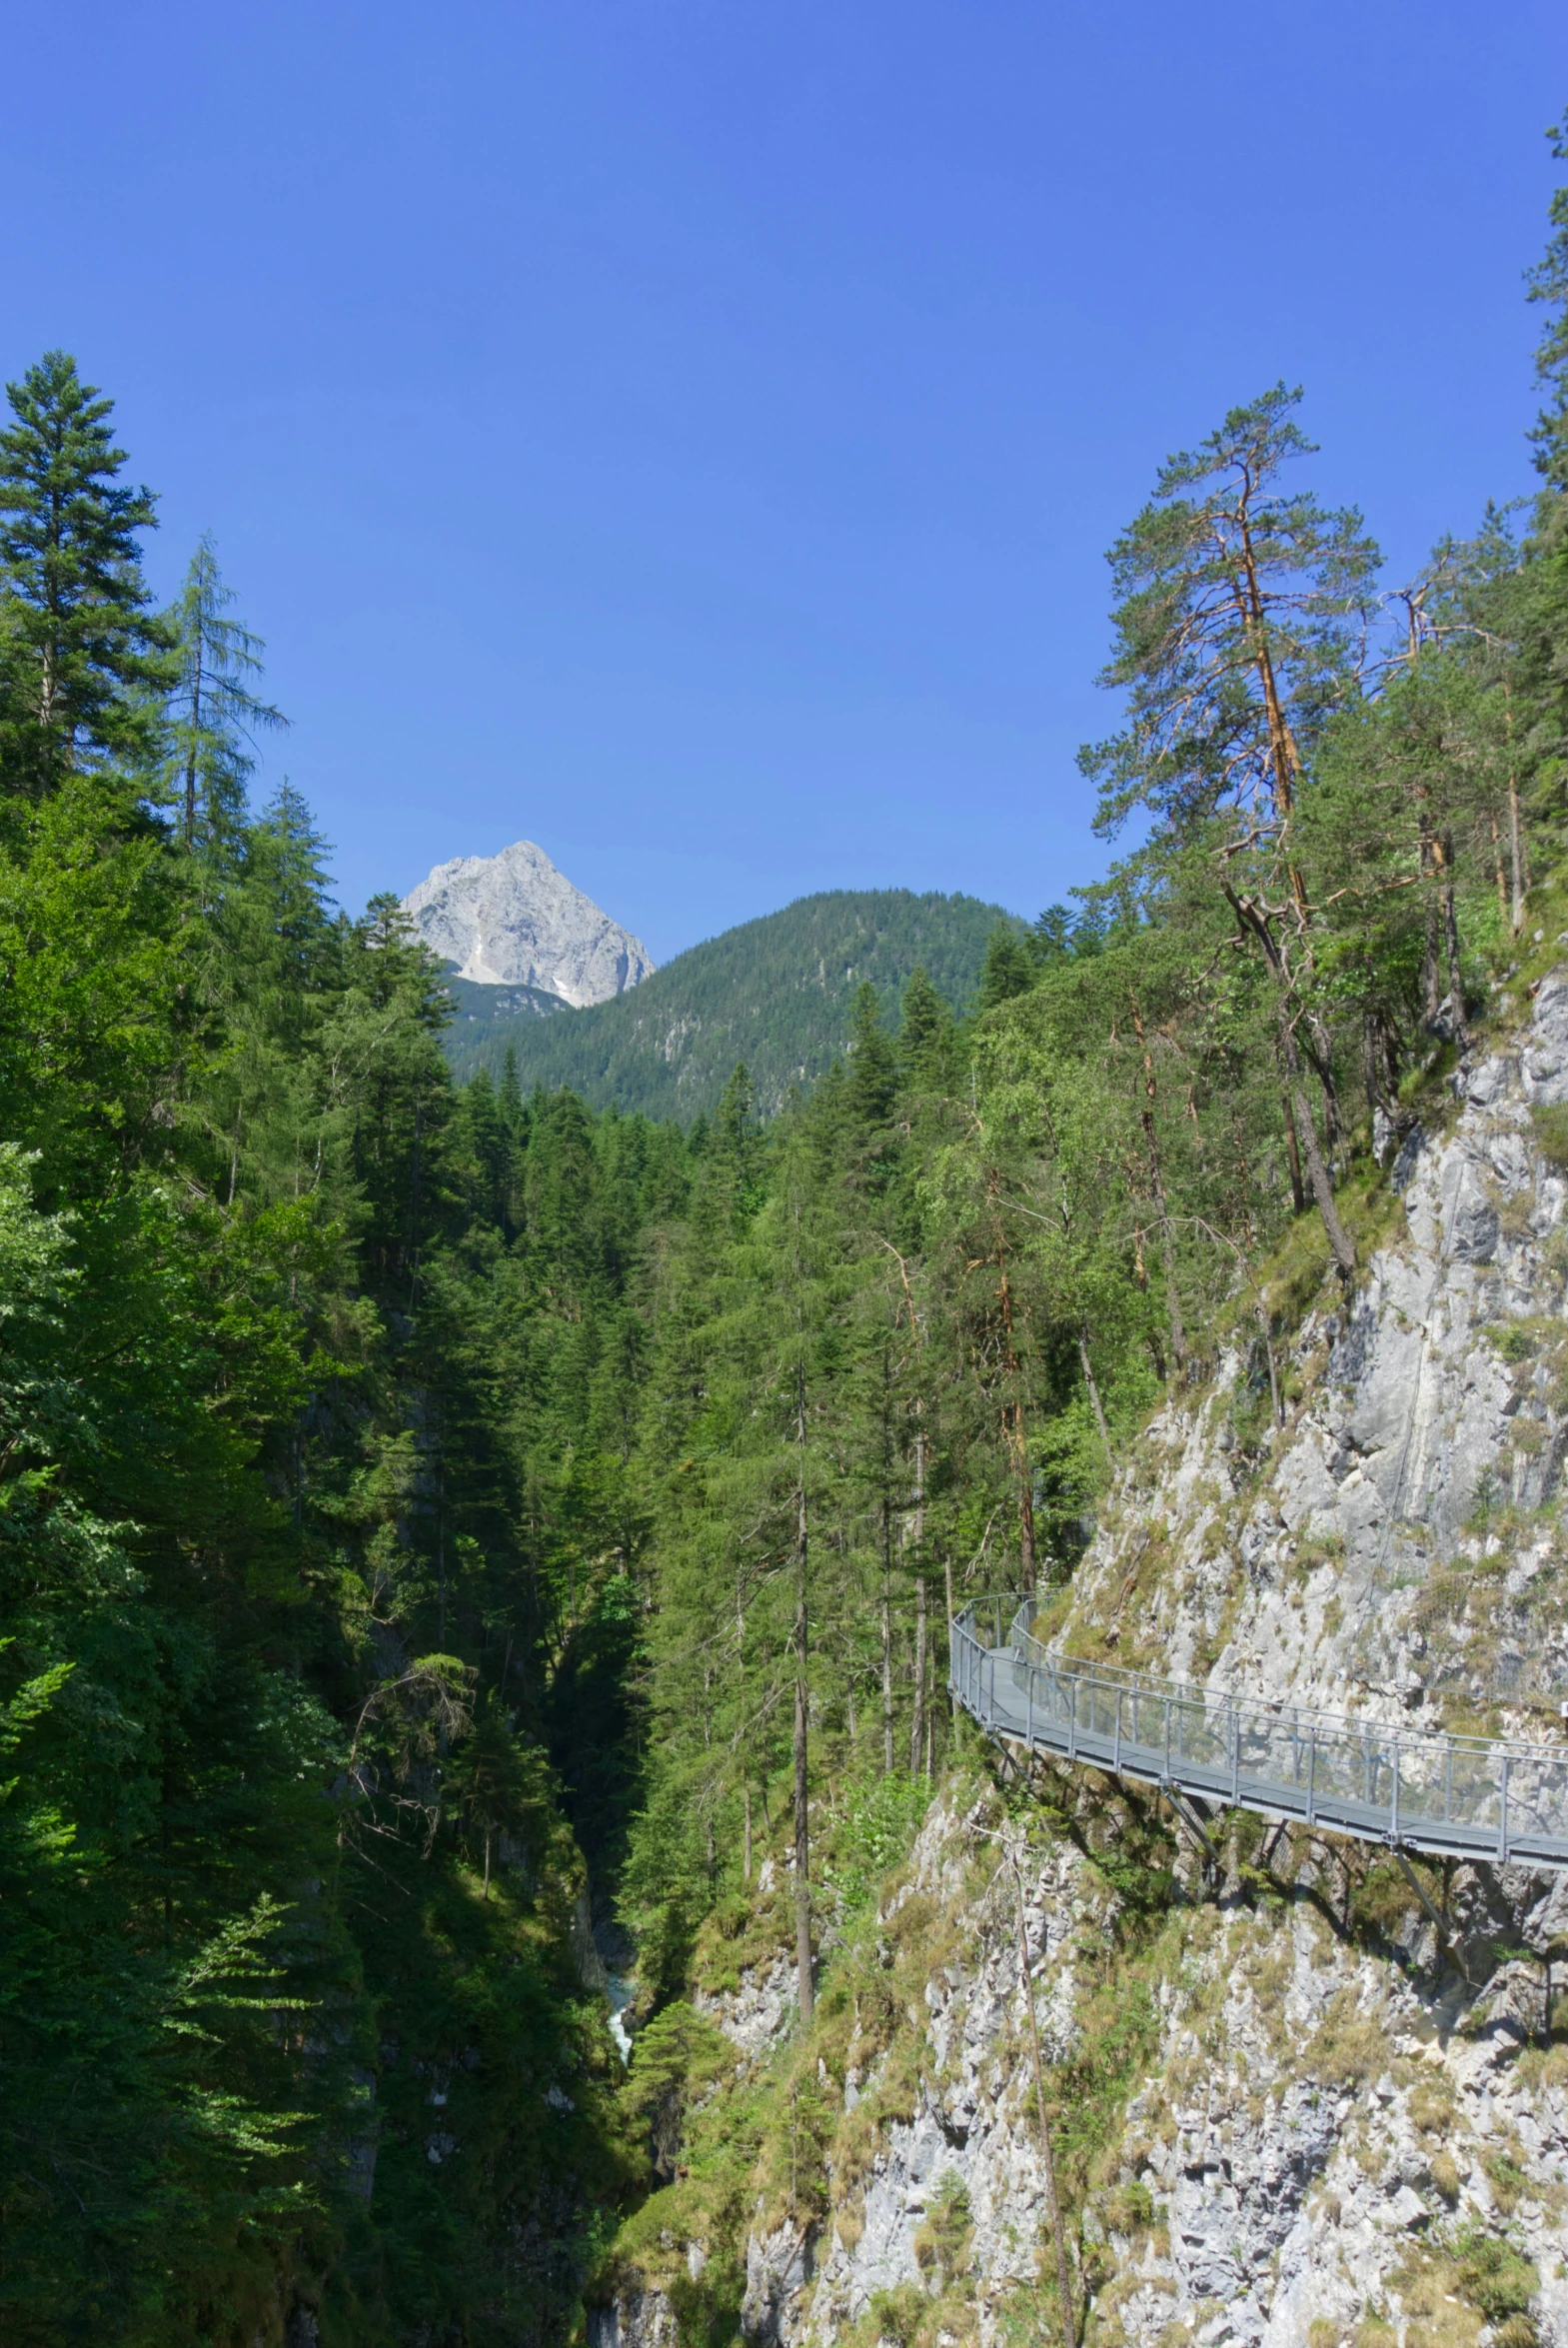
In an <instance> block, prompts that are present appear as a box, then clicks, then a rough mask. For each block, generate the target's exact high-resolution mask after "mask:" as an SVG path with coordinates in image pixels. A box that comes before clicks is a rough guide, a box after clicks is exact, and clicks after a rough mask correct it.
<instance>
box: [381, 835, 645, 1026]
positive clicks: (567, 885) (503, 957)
mask: <svg viewBox="0 0 1568 2348" xmlns="http://www.w3.org/2000/svg"><path fill="white" fill-rule="evenodd" d="M403 910H404V912H405V913H406V914H408V915H409V916H410V917H411V919H412V921H413V923H414V926H415V928H416V929H417V930H418V932H419V934H420V936H421V937H422V938H423V939H424V941H425V943H426V945H427V946H429V947H431V948H432V949H433V950H434V952H435V953H437V954H439V955H441V956H442V957H443V959H444V960H445V961H447V962H450V963H454V964H455V965H456V966H457V973H458V976H459V978H460V979H471V980H474V981H476V982H477V983H478V984H480V985H482V986H489V987H531V988H538V989H540V990H542V991H543V992H544V993H545V994H547V995H553V996H558V997H559V998H560V999H561V1001H562V1002H564V1003H569V1004H571V1005H573V1006H574V1007H575V1008H578V1009H581V1008H582V1006H583V1005H585V1004H589V1003H605V1002H608V1001H609V999H610V997H611V996H613V995H622V994H625V992H626V990H627V989H628V988H629V987H635V986H637V985H638V983H639V981H640V980H643V979H646V978H647V977H648V975H649V973H650V972H651V971H652V970H653V968H654V963H653V959H652V957H651V956H650V954H649V952H648V949H647V948H646V947H645V946H644V945H643V944H642V942H641V940H639V939H637V938H634V937H633V936H632V935H631V933H630V931H627V930H623V929H622V927H621V925H620V924H619V923H618V922H613V921H612V920H611V919H610V917H609V915H608V914H605V913H601V911H600V909H599V907H598V906H597V905H595V903H594V902H593V899H592V898H589V897H585V896H584V894H583V892H582V890H581V889H575V888H574V887H573V885H572V883H571V882H570V881H569V880H568V879H567V877H566V875H565V874H564V873H561V872H558V871H557V869H556V867H555V866H554V865H553V864H552V863H551V861H550V859H549V857H548V856H547V855H546V854H545V852H544V850H543V849H542V848H536V847H535V846H534V843H533V842H532V841H531V840H518V841H515V842H514V843H513V845H512V847H510V848H504V849H503V850H502V851H501V853H500V855H499V856H460V857H455V858H454V859H453V860H452V862H451V863H450V864H445V865H437V867H436V869H435V871H434V872H433V873H431V874H430V876H429V877H428V879H426V880H424V881H422V882H421V883H420V885H419V887H418V888H417V889H415V890H412V891H411V892H410V894H409V895H408V896H407V897H406V898H405V899H404V900H403Z"/></svg>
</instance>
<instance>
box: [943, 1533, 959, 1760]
mask: <svg viewBox="0 0 1568 2348" xmlns="http://www.w3.org/2000/svg"><path fill="white" fill-rule="evenodd" d="M941 1569H942V1584H943V1587H944V1588H945V1590H946V1593H947V1628H946V1630H945V1632H944V1633H943V1637H942V1644H943V1646H944V1647H945V1648H946V1652H947V1675H948V1678H949V1679H950V1678H951V1676H952V1551H951V1550H950V1549H948V1550H947V1551H946V1553H945V1555H944V1556H943V1558H942V1561H941ZM947 1705H948V1709H949V1711H950V1712H951V1713H952V1716H953V1718H954V1720H956V1719H957V1717H958V1699H957V1697H956V1695H954V1694H953V1693H952V1691H951V1689H950V1688H949V1690H948V1695H947Z"/></svg>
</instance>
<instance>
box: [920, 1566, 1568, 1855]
mask: <svg viewBox="0 0 1568 2348" xmlns="http://www.w3.org/2000/svg"><path fill="white" fill-rule="evenodd" d="M1031 1620H1032V1606H1031V1602H1030V1601H1028V1600H1025V1601H1024V1602H1023V1603H1022V1604H1021V1605H1020V1604H1019V1603H1018V1601H1017V1600H1016V1599H1015V1598H990V1597H987V1598H976V1599H974V1600H973V1601H972V1602H971V1603H970V1604H969V1605H967V1606H965V1607H964V1609H963V1611H962V1612H961V1613H960V1614H959V1615H958V1616H957V1617H956V1618H955V1620H954V1621H953V1622H952V1624H951V1645H950V1653H951V1657H952V1662H951V1677H950V1681H949V1684H950V1686H951V1689H952V1693H953V1694H954V1695H955V1696H956V1698H957V1700H958V1702H959V1703H961V1704H962V1705H963V1707H964V1709H965V1710H966V1711H968V1712H970V1713H971V1714H972V1715H973V1717H974V1718H975V1719H976V1720H977V1721H978V1722H979V1724H980V1726H981V1727H982V1728H983V1729H984V1730H986V1732H987V1733H988V1734H989V1735H991V1736H993V1737H996V1738H997V1739H998V1740H1002V1741H1005V1742H1007V1743H1011V1744H1022V1745H1027V1746H1028V1747H1029V1748H1030V1749H1031V1750H1032V1751H1035V1752H1044V1753H1053V1754H1055V1755H1057V1756H1058V1757H1060V1758H1062V1759H1064V1760H1068V1761H1081V1762H1086V1763H1090V1764H1092V1765H1093V1766H1094V1767H1095V1768H1098V1769H1108V1770H1111V1771H1112V1772H1113V1773H1114V1774H1116V1775H1117V1776H1121V1777H1135V1778H1140V1779H1142V1780H1143V1782H1144V1783H1146V1784H1149V1785H1158V1786H1163V1787H1165V1788H1167V1789H1174V1790H1176V1791H1178V1792H1181V1793H1184V1794H1187V1795H1189V1796H1191V1797H1193V1798H1194V1799H1195V1800H1196V1801H1198V1802H1199V1803H1202V1804H1205V1805H1208V1806H1210V1807H1217V1808H1220V1809H1243V1810H1256V1811H1258V1812H1260V1813H1261V1815H1262V1816H1264V1817H1267V1818H1297V1819H1301V1820H1303V1821H1305V1823H1307V1824H1308V1825H1317V1826H1327V1827H1332V1828H1333V1829H1334V1830H1335V1832H1337V1833H1340V1834H1354V1835H1358V1836H1359V1837H1360V1838H1361V1840H1362V1841H1364V1842H1382V1843H1387V1844H1389V1845H1391V1846H1392V1847H1393V1848H1394V1849H1409V1850H1422V1851H1433V1852H1437V1853H1439V1854H1442V1853H1449V1854H1452V1855H1454V1856H1456V1857H1461V1858H1468V1859H1489V1860H1491V1861H1493V1862H1494V1863H1496V1864H1499V1865H1505V1864H1507V1863H1509V1862H1510V1861H1512V1862H1514V1863H1516V1864H1520V1865H1529V1866H1547V1867H1568V1744H1563V1745H1534V1744H1513V1743H1509V1742H1507V1741H1506V1740H1504V1739H1501V1738H1495V1737H1480V1736H1433V1735H1428V1734H1421V1733H1417V1732H1414V1731H1407V1730H1405V1729H1402V1728H1397V1727H1393V1726H1391V1725H1390V1724H1389V1723H1388V1722H1386V1721H1376V1720H1361V1719H1356V1718H1351V1717H1347V1716H1345V1715H1343V1714H1339V1713H1332V1712H1313V1711H1307V1710H1303V1709H1300V1708H1297V1707H1294V1706H1291V1705H1279V1704H1267V1703H1261V1702H1253V1701H1246V1700H1242V1699H1232V1698H1230V1697H1227V1696H1224V1695H1218V1694H1216V1693H1214V1691H1213V1690H1211V1689H1209V1688H1205V1687H1198V1686H1195V1685H1192V1684H1190V1683H1188V1682H1184V1681H1181V1680H1169V1679H1153V1678H1150V1677H1149V1676H1148V1675H1147V1674H1146V1673H1143V1672H1137V1671H1123V1670H1120V1669H1118V1668H1116V1667H1115V1666H1113V1665H1108V1664H1100V1663H1092V1664H1091V1663H1080V1662H1076V1661H1074V1660H1073V1659H1072V1658H1070V1657H1068V1656H1064V1655H1058V1654H1053V1653H1052V1652H1050V1650H1049V1649H1047V1648H1045V1647H1042V1646H1041V1645H1040V1644H1039V1642H1038V1640H1037V1639H1035V1638H1034V1637H1033V1635H1032V1633H1031V1631H1030V1629H1029V1623H1030V1621H1031ZM987 1633H990V1634H991V1635H990V1636H989V1637H987V1635H986V1634H987Z"/></svg>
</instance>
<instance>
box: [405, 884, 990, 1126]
mask: <svg viewBox="0 0 1568 2348" xmlns="http://www.w3.org/2000/svg"><path fill="white" fill-rule="evenodd" d="M998 923H1000V924H1005V925H1010V926H1011V927H1013V928H1016V929H1019V930H1021V928H1022V925H1021V924H1019V923H1015V922H1012V920H1011V917H1010V916H1008V915H1007V914H1004V913H1003V912H1002V911H1001V909H1000V908H999V907H997V906H988V905H982V904H981V903H980V902H979V901H978V900H977V899H975V898H971V897H963V896H952V897H944V896H941V895H940V894H939V893H934V892H928V893H927V894H925V895H923V896H921V895H917V894H916V893H915V892H913V891H912V890H907V889H859V890H855V889H829V890H823V891H821V892H820V893H819V894H818V895H816V896H813V897H802V898H797V899H796V900H795V902H794V903H793V904H792V905H788V906H785V907H784V909H783V910H782V911H781V912H779V913H776V914H765V915H763V916H762V917H761V918H760V919H759V920H757V921H753V922H743V923H741V924H740V925H739V926H738V927H737V928H735V929H733V930H726V931H725V932H724V933H723V934H722V935H721V936H720V937H718V938H711V939H709V940H707V941H706V942H705V944H703V945H701V946H694V947H691V948H689V949H688V951H687V952H686V953H685V954H679V955H677V956H676V957H675V959H674V960H673V961H672V962H668V963H666V964H665V966H664V968H663V969H662V970H659V971H656V972H655V973H653V975H652V976H651V977H649V978H646V979H644V981H643V983H642V985H641V986H640V987H639V988H638V989H637V990H636V993H635V994H631V993H628V994H627V995H625V996H621V997H617V999H616V1000H615V1001H614V1002H613V1003H605V1004H596V1005H595V1006H593V1007H592V1008H591V1009H589V1010H586V1011H582V1012H578V1013H576V1014H575V1015H574V1016H573V1017H572V1018H570V1019H565V1020H560V1021H557V1022H554V1023H552V1024H551V1025H550V1026H549V1028H548V1032H547V1028H546V1025H545V1023H544V1022H542V1021H540V1020H538V1019H537V1018H535V1017H532V1016H530V1015H528V1014H525V1015H524V1016H523V1017H521V1018H519V1017H518V1015H517V1014H516V1013H515V1012H514V1011H513V1010H512V1009H511V1007H510V1005H508V1004H506V1003H505V1002H503V1001H499V1000H498V1002H497V1005H496V1009H495V1012H494V1013H493V1014H492V1013H491V1012H490V1011H489V1007H488V1005H487V1003H486V1000H485V996H484V993H483V991H481V990H480V989H477V988H472V987H459V988H457V989H456V990H455V992H456V995H457V1002H458V1018H457V1020H456V1022H455V1024H454V1026H453V1028H452V1030H451V1033H450V1036H449V1039H448V1047H447V1049H448V1052H449V1055H450V1057H451V1059H452V1063H453V1067H454V1069H455V1071H456V1072H457V1074H458V1075H459V1076H460V1077H462V1076H466V1075H469V1074H470V1073H472V1071H473V1070H474V1069H476V1068H488V1069H489V1070H490V1071H491V1074H492V1075H493V1076H495V1077H498V1078H499V1077H500V1075H501V1074H502V1072H503V1070H504V1068H505V1066H506V1061H507V1054H508V1053H509V1052H510V1053H511V1054H512V1056H513V1064H514V1067H515V1069H516V1072H517V1075H518V1077H519V1079H520V1081H521V1082H522V1084H523V1085H524V1087H525V1088H528V1087H531V1086H533V1085H536V1084H538V1085H543V1086H544V1087H545V1088H546V1090H547V1091H552V1090H554V1089H555V1088H556V1087H558V1086H560V1085H570V1086H571V1088H572V1090H573V1091H574V1092H576V1093H579V1094H581V1095H582V1097H583V1099H584V1100H585V1101H588V1102H589V1103H591V1104H592V1105H593V1106H594V1107H595V1108H600V1109H603V1108H608V1107H609V1106H610V1105H611V1104H612V1103H614V1104H615V1105H616V1107H618V1108H620V1109H623V1110H639V1111H641V1112H642V1114H643V1115H644V1116H646V1117H660V1118H675V1119H677V1120H679V1121H680V1122H681V1123H682V1124H690V1122H691V1121H692V1119H693V1118H695V1117H703V1118H710V1117H712V1116H713V1114H714V1112H715V1110H716V1109H717V1108H718V1106H719V1100H720V1096H721V1095H722V1094H723V1092H724V1089H725V1085H726V1083H727V1082H728V1080H729V1077H730V1075H731V1073H732V1071H733V1070H734V1068H735V1066H736V1064H737V1062H738V1061H742V1062H744V1063H745V1064H746V1067H747V1070H748V1072H749V1074H750V1076H751V1079H752V1084H753V1089H754V1095H755V1099H756V1102H757V1106H758V1108H759V1110H760V1112H761V1113H762V1114H763V1115H765V1116H768V1117H773V1116H777V1114H778V1113H779V1111H780V1110H781V1109H782V1108H783V1106H784V1101H785V1100H786V1098H787V1096H788V1094H789V1091H790V1089H791V1087H796V1086H798V1087H805V1086H809V1085H811V1084H814V1083H815V1082H816V1080H817V1079H818V1078H819V1077H821V1076H823V1075H824V1074H825V1072H826V1070H827V1069H828V1068H829V1067H830V1066H831V1064H832V1062H833V1060H834V1059H835V1058H836V1057H838V1056H840V1055H841V1054H842V1052H843V1050H844V1047H845V1045H846V1044H847V1042H848V1039H849V1027H850V1019H851V1013H852V1007H853V1003H854V997H855V991H856V989H857V988H858V987H859V986H860V985H861V984H862V983H865V984H868V985H870V986H872V987H874V988H875V989H876V991H877V994H878V996H879V998H880V1000H881V1002H882V1004H883V1006H884V1008H886V1009H887V1010H888V1011H890V1012H895V1011H896V1006H897V1001H898V998H899V996H900V995H901V993H902V990H903V987H904V984H905V982H906V981H907V980H908V978H909V977H910V975H911V974H912V973H913V972H914V971H915V970H916V969H919V968H923V970H924V971H925V974H926V976H927V977H928V978H929V980H930V981H931V983H932V985H933V986H934V987H935V988H936V989H937V991H938V993H940V994H941V995H942V996H943V997H944V998H945V1000H946V1001H947V1002H948V1003H950V1004H952V1005H953V1006H955V1007H956V1008H958V1009H960V1010H962V1009H966V1008H967V1007H968V1006H969V1004H970V1003H971V1002H972V1000H973V998H974V995H975V993H976V991H977V989H978V987H979V983H980V977H981V972H982V969H983V966H984V961H985V951H986V947H987V944H988V942H989V939H990V935H991V932H992V931H993V929H994V928H995V927H996V925H997V924H998Z"/></svg>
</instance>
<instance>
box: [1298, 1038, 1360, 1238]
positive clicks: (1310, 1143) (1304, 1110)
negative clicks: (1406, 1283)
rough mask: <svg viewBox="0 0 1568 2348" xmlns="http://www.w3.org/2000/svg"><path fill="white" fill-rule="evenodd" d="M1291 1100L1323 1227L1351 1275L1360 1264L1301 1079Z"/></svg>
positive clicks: (1302, 1153)
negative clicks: (1342, 1216) (1321, 1149)
mask: <svg viewBox="0 0 1568 2348" xmlns="http://www.w3.org/2000/svg"><path fill="white" fill-rule="evenodd" d="M1287 1035H1288V1031H1287ZM1288 1040H1289V1042H1290V1045H1291V1057H1292V1058H1293V1059H1296V1068H1295V1069H1293V1070H1292V1071H1291V1074H1292V1076H1293V1077H1297V1076H1298V1071H1299V1068H1300V1061H1299V1058H1298V1056H1297V1055H1296V1053H1295V1039H1294V1037H1289V1039H1288ZM1291 1102H1292V1106H1293V1108H1294V1110H1295V1127H1296V1139H1297V1140H1298V1141H1299V1143H1300V1145H1301V1155H1302V1157H1303V1158H1304V1159H1305V1160H1306V1167H1307V1176H1308V1179H1309V1180H1310V1181H1311V1184H1312V1195H1313V1197H1314V1198H1315V1199H1316V1200H1317V1211H1318V1213H1319V1214H1320V1215H1321V1216H1322V1218H1323V1228H1324V1230H1325V1231H1326V1232H1327V1234H1328V1244H1329V1249H1330V1251H1331V1253H1332V1255H1333V1258H1334V1261H1335V1263H1336V1264H1337V1266H1338V1268H1339V1270H1340V1271H1341V1272H1343V1273H1345V1274H1347V1275H1348V1274H1349V1273H1350V1272H1352V1271H1354V1270H1355V1267H1356V1251H1355V1247H1354V1245H1353V1243H1352V1241H1351V1238H1350V1234H1349V1232H1348V1231H1347V1230H1346V1229H1345V1226H1344V1224H1343V1223H1342V1222H1341V1221H1340V1219H1339V1209H1338V1208H1337V1207H1336V1206H1335V1204H1334V1185H1333V1183H1332V1182H1331V1181H1330V1180H1329V1178H1328V1169H1327V1167H1326V1166H1325V1165H1324V1164H1323V1154H1322V1152H1321V1151H1320V1150H1319V1148H1318V1146H1317V1131H1316V1128H1315V1127H1314V1126H1313V1123H1312V1105H1311V1103H1310V1102H1309V1101H1308V1099H1307V1097H1306V1088H1305V1086H1304V1085H1302V1084H1301V1083H1300V1082H1299V1081H1297V1082H1296V1083H1295V1085H1294V1086H1293V1088H1292V1092H1291Z"/></svg>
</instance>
